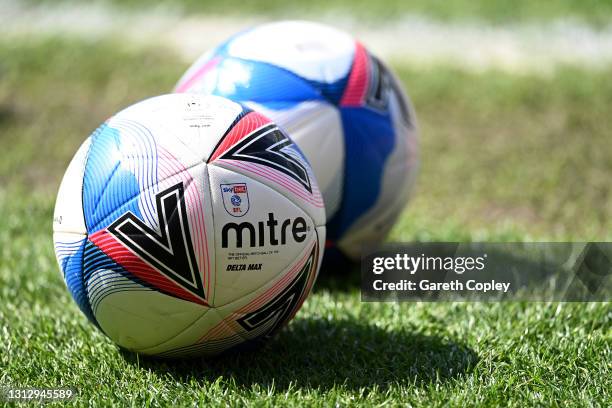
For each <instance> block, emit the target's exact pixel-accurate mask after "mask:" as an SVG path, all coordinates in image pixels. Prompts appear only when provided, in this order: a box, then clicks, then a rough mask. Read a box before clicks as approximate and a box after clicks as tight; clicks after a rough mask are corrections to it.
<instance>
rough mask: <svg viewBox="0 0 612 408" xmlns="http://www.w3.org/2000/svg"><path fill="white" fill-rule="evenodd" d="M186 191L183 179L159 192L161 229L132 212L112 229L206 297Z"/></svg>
mask: <svg viewBox="0 0 612 408" xmlns="http://www.w3.org/2000/svg"><path fill="white" fill-rule="evenodd" d="M183 194H184V190H183V183H179V184H176V185H174V186H172V187H170V188H168V189H167V190H164V191H162V192H160V193H158V194H157V195H156V196H155V201H156V204H157V216H158V219H159V228H160V233H157V231H154V230H153V229H152V228H150V227H149V226H148V225H146V224H145V223H144V222H143V221H142V220H140V219H139V218H137V217H136V216H135V215H134V214H132V213H131V212H127V213H125V214H123V215H122V216H121V217H120V218H119V219H117V220H116V221H115V222H114V223H112V224H111V225H110V226H109V227H108V231H109V232H110V233H111V234H112V235H113V236H115V238H117V240H119V242H121V243H122V244H123V245H124V246H125V247H127V248H128V249H129V250H130V251H132V252H134V253H135V254H136V255H138V256H139V257H140V258H141V259H142V260H144V261H145V262H146V263H148V264H149V265H151V266H153V267H154V268H155V269H157V270H158V271H159V272H160V273H162V274H163V275H164V276H166V277H167V278H169V279H171V280H172V281H173V282H175V283H176V284H178V285H179V286H181V287H183V288H185V289H186V290H188V291H190V292H191V293H193V294H195V295H197V296H199V297H200V298H202V299H205V294H204V287H203V285H202V278H201V277H200V272H199V269H198V264H197V261H196V257H195V252H194V250H193V245H192V243H191V234H190V232H189V222H188V219H187V209H186V207H185V202H184V201H183Z"/></svg>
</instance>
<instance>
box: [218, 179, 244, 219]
mask: <svg viewBox="0 0 612 408" xmlns="http://www.w3.org/2000/svg"><path fill="white" fill-rule="evenodd" d="M221 196H222V197H223V207H225V211H227V213H228V214H229V215H231V216H233V217H242V216H243V215H244V214H246V213H247V212H248V211H249V193H248V189H247V185H246V183H233V184H221Z"/></svg>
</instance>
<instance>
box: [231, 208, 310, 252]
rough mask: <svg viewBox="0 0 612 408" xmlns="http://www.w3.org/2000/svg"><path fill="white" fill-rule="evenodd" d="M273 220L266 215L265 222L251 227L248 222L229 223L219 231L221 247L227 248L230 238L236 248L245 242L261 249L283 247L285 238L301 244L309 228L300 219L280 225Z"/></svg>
mask: <svg viewBox="0 0 612 408" xmlns="http://www.w3.org/2000/svg"><path fill="white" fill-rule="evenodd" d="M278 227H279V221H277V220H276V219H275V218H274V214H273V213H268V220H267V221H259V222H257V224H255V225H253V224H252V223H250V222H248V221H244V222H241V223H239V224H238V223H235V222H229V223H227V224H225V225H224V226H223V229H222V230H221V247H222V248H227V247H228V245H229V240H230V238H232V239H233V240H235V242H236V245H235V246H236V248H242V246H243V245H244V243H245V241H246V244H247V245H248V246H250V247H256V246H259V247H262V246H264V245H266V242H267V243H268V244H269V245H273V246H276V245H285V244H286V242H287V236H291V237H292V238H293V240H294V241H295V242H303V241H304V240H305V239H306V234H307V231H309V230H310V228H309V227H308V226H307V225H306V220H305V219H304V218H302V217H296V218H295V219H293V220H291V219H290V218H288V219H286V220H284V221H283V222H282V223H280V228H278Z"/></svg>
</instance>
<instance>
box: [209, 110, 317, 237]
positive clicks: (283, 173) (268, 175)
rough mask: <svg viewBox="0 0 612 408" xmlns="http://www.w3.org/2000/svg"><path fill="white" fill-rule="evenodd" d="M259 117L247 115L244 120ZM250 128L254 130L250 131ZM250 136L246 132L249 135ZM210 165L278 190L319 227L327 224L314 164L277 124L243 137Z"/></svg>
mask: <svg viewBox="0 0 612 408" xmlns="http://www.w3.org/2000/svg"><path fill="white" fill-rule="evenodd" d="M251 117H260V116H259V115H254V116H251V115H247V116H245V118H244V119H243V120H245V121H248V120H250V118H251ZM247 129H250V128H247ZM245 133H246V132H245ZM241 135H242V137H241V138H240V139H239V140H236V142H235V144H233V145H231V146H225V149H226V150H224V151H223V152H221V153H220V154H218V155H217V153H216V152H215V153H214V154H213V157H215V159H214V160H213V161H211V162H210V164H213V165H215V166H216V167H223V168H225V169H228V170H231V171H234V172H237V173H240V174H243V175H245V176H247V177H249V178H252V179H254V180H257V181H259V182H261V183H263V184H265V185H267V186H269V187H270V188H273V189H275V190H276V191H277V192H279V193H281V194H282V195H284V196H285V197H287V199H289V200H290V201H292V202H294V203H295V204H296V205H297V206H298V207H300V208H302V209H303V210H304V211H305V212H306V213H307V214H308V215H309V216H310V217H311V218H312V219H313V220H314V221H315V224H316V225H323V224H324V223H325V208H324V205H323V197H322V195H321V192H320V191H319V187H318V184H317V182H316V178H315V177H314V173H313V171H312V168H311V167H310V164H309V163H308V161H307V160H306V158H305V157H304V154H303V153H302V152H301V151H300V150H299V148H298V147H297V145H295V144H294V143H293V141H292V140H291V139H289V137H288V136H287V135H286V134H285V133H284V132H283V131H282V130H280V129H279V128H278V126H277V125H276V124H274V123H268V124H266V125H264V126H261V127H258V128H256V129H255V130H253V131H251V132H250V133H246V134H243V133H242V134H241Z"/></svg>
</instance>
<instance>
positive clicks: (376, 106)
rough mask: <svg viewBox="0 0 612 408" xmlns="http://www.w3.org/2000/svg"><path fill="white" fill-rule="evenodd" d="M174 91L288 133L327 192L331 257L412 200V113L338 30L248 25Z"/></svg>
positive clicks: (369, 242)
mask: <svg viewBox="0 0 612 408" xmlns="http://www.w3.org/2000/svg"><path fill="white" fill-rule="evenodd" d="M175 91H176V92H190V93H201V94H213V95H219V96H224V97H227V98H230V99H232V100H235V101H239V102H241V103H243V104H245V105H247V106H249V107H250V108H252V109H254V110H257V111H260V112H262V113H264V114H265V115H267V116H268V117H270V118H271V119H272V120H274V121H275V122H276V123H277V124H279V126H281V127H282V128H284V129H285V130H286V131H287V132H288V134H289V135H290V136H291V138H292V139H293V140H295V141H296V143H297V144H298V145H299V147H300V148H301V149H302V151H303V152H304V153H305V155H306V157H307V158H308V160H309V161H310V163H311V164H312V167H313V169H314V172H315V175H316V177H317V180H318V182H319V186H320V188H321V190H322V193H323V198H324V201H325V207H326V212H327V244H326V246H327V255H326V257H327V258H331V257H335V256H342V257H347V258H348V259H352V260H357V259H359V257H360V255H361V253H362V251H363V250H364V249H366V250H367V249H368V248H372V247H373V246H374V245H377V244H379V243H380V242H381V241H383V240H384V238H385V237H386V236H387V234H388V232H389V230H390V229H391V227H392V226H393V225H394V224H395V222H396V220H397V218H398V216H399V214H400V213H401V212H402V210H403V209H404V207H405V205H406V203H407V201H408V199H409V195H410V192H411V189H412V187H413V184H414V181H415V176H416V173H417V166H418V139H417V132H416V127H415V114H414V111H413V109H412V106H411V104H410V101H409V100H408V98H407V96H406V94H405V92H404V91H403V88H402V85H401V84H400V82H399V81H398V80H397V78H396V77H395V75H394V74H393V73H392V72H391V70H390V69H389V68H388V67H387V66H386V65H385V64H384V63H383V62H382V61H381V60H380V59H378V58H377V57H375V56H374V55H373V54H371V53H370V52H369V51H368V50H367V49H366V48H365V47H364V46H363V45H362V44H360V43H359V42H358V41H356V40H354V39H353V38H352V37H351V36H350V35H348V34H346V33H344V32H342V31H339V30H337V29H335V28H332V27H329V26H325V25H322V24H317V23H312V22H300V21H283V22H277V23H271V24H264V25H261V26H258V27H255V28H253V29H250V30H246V31H244V32H242V33H239V34H237V35H236V36H234V37H232V38H230V39H229V40H228V41H226V42H224V43H223V44H221V45H219V46H218V47H217V48H215V49H213V50H212V51H210V52H207V53H206V54H204V55H203V56H202V57H201V58H199V59H198V60H197V61H196V62H195V63H194V64H193V65H192V66H191V68H189V69H188V71H187V72H186V73H185V74H184V75H183V77H182V78H181V79H180V81H179V82H178V84H177V85H176V88H175Z"/></svg>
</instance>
